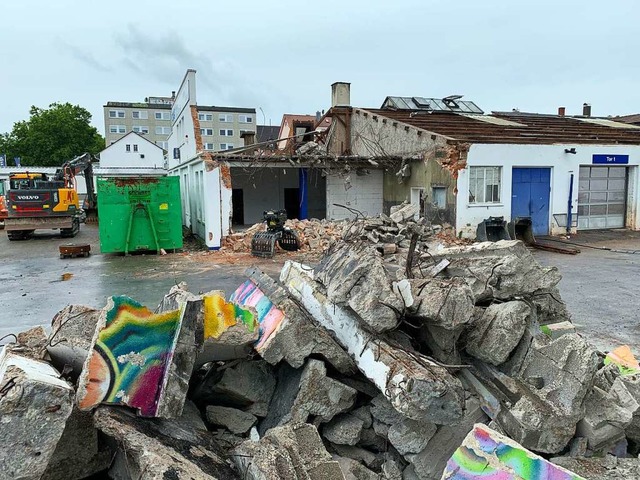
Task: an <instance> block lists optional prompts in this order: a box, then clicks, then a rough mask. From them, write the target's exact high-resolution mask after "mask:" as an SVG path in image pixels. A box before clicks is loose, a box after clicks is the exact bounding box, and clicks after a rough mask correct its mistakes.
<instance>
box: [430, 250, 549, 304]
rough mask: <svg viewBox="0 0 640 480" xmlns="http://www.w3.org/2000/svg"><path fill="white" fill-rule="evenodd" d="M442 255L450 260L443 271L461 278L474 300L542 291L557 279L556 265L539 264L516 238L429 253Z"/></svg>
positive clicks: (526, 294) (526, 295)
mask: <svg viewBox="0 0 640 480" xmlns="http://www.w3.org/2000/svg"><path fill="white" fill-rule="evenodd" d="M443 259H448V260H449V261H450V262H451V263H450V265H449V266H448V267H447V269H446V271H445V272H444V273H443V275H445V276H448V277H461V278H464V279H465V280H466V281H467V283H469V286H470V287H471V289H472V290H473V293H474V296H475V298H476V302H482V301H486V300H490V299H491V298H497V299H500V300H511V299H515V298H518V297H520V298H521V297H523V296H524V297H532V296H533V297H535V296H537V295H540V296H542V295H546V292H549V291H552V290H553V289H554V288H555V287H556V285H557V284H558V283H559V282H560V279H561V276H560V274H559V273H558V269H557V268H556V267H542V266H540V264H539V263H538V262H537V261H536V259H535V258H534V257H533V255H532V254H531V252H529V251H528V250H527V247H526V246H525V245H524V244H523V243H522V242H520V241H518V240H513V241H511V240H500V241H498V242H484V243H476V244H473V245H469V246H464V247H451V248H445V249H442V250H438V251H437V252H434V253H433V260H434V261H435V262H438V261H440V260H443Z"/></svg>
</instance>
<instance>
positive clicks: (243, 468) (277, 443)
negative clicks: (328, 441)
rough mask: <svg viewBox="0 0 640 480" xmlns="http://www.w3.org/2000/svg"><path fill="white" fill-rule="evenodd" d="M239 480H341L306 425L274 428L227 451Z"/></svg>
mask: <svg viewBox="0 0 640 480" xmlns="http://www.w3.org/2000/svg"><path fill="white" fill-rule="evenodd" d="M231 456H232V457H233V460H234V462H235V464H236V466H237V469H238V471H239V472H240V473H241V475H242V478H246V479H249V480H252V479H255V480H276V479H278V480H279V479H283V480H289V479H291V480H297V479H309V480H324V479H326V480H343V479H344V476H343V474H342V472H341V470H340V467H339V465H338V463H337V462H335V461H333V460H332V459H331V456H330V455H329V453H328V452H327V451H326V449H325V448H324V445H323V444H322V440H321V439H320V436H319V435H318V431H317V430H316V428H315V427H314V426H313V425H309V424H290V425H286V426H282V427H276V428H273V429H271V430H269V432H267V434H266V435H265V436H264V437H263V438H261V439H260V440H259V441H252V440H248V441H246V442H244V443H242V444H241V445H240V446H238V447H237V448H236V449H234V450H233V451H232V452H231Z"/></svg>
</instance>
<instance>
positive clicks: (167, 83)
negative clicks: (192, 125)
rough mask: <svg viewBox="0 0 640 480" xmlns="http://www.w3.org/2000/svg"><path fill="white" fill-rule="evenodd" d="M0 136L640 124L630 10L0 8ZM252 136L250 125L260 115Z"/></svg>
mask: <svg viewBox="0 0 640 480" xmlns="http://www.w3.org/2000/svg"><path fill="white" fill-rule="evenodd" d="M0 2H1V4H0V45H1V46H0V60H1V61H0V87H2V88H1V91H2V94H3V102H2V108H1V109H0V132H6V131H9V130H10V129H11V128H12V125H13V123H14V122H15V121H18V120H23V119H26V118H28V111H29V107H30V106H31V105H37V106H40V107H46V106H47V105H49V104H50V103H52V102H71V103H74V104H80V105H82V106H83V107H85V108H87V109H88V110H89V111H90V112H91V113H92V114H93V124H94V125H95V126H96V127H97V128H98V129H99V130H100V132H101V133H102V134H104V121H103V113H102V106H103V105H104V104H105V102H107V101H109V100H114V101H130V102H135V101H143V100H144V98H145V97H147V96H162V95H170V94H171V91H172V90H177V89H178V87H179V84H180V81H181V80H182V77H183V75H184V73H185V70H186V69H187V68H194V69H196V70H197V72H198V73H197V89H198V90H197V99H198V103H199V104H201V105H222V106H239V107H255V108H256V109H258V108H259V107H261V108H262V109H263V111H264V115H265V120H266V123H267V124H268V123H269V122H271V123H272V124H274V125H276V124H279V123H280V119H281V116H282V114H283V113H315V111H316V110H322V109H327V108H328V107H329V106H330V85H331V83H333V82H335V81H346V82H351V100H352V102H351V103H352V104H353V105H356V106H361V107H378V106H379V105H380V104H381V103H382V101H383V100H384V98H385V96H387V95H406V96H424V97H443V96H446V95H451V94H464V95H465V99H468V100H473V101H475V102H476V103H477V104H478V105H479V106H480V107H481V108H482V109H484V110H485V111H491V110H511V109H512V108H519V109H520V110H522V111H534V112H544V113H552V112H556V111H557V107H558V106H566V107H567V113H568V114H579V113H581V109H582V103H583V102H589V103H591V104H592V105H593V114H594V115H603V116H606V115H618V114H629V113H636V112H640V35H639V33H640V32H639V28H640V27H639V26H638V25H639V21H640V1H638V0H608V1H602V0H535V1H533V0H518V1H516V0H457V1H456V0H393V1H381V0H367V1H365V0H351V1H349V0H323V1H320V2H310V1H304V0H296V1H293V0H284V1H283V0H278V1H274V0H272V1H268V0H243V1H235V2H234V1H227V2H222V1H215V0H209V1H205V0H182V1H179V0H175V1H173V2H169V1H166V0H156V1H148V0H136V1H126V2H125V1H121V0H110V1H99V2H98V1H91V0H83V1H77V0H55V1H44V0H41V1H33V0H0ZM257 117H258V118H257V120H258V122H259V123H262V114H261V113H260V111H258V116H257Z"/></svg>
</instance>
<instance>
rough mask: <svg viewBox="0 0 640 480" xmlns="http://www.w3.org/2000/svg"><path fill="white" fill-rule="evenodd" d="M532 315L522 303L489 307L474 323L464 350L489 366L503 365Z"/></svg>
mask: <svg viewBox="0 0 640 480" xmlns="http://www.w3.org/2000/svg"><path fill="white" fill-rule="evenodd" d="M531 314H532V313H531V308H530V307H529V305H527V304H526V303H525V302H522V301H512V302H505V303H498V304H494V305H491V306H490V307H489V308H487V309H486V310H485V311H484V314H483V315H482V317H481V318H479V319H478V320H477V321H476V322H474V324H473V329H472V330H471V333H470V334H469V335H468V337H467V343H466V346H465V350H466V351H467V353H468V354H469V355H472V356H474V357H475V358H477V359H479V360H482V361H484V362H487V363H490V364H492V365H500V364H502V363H504V362H505V361H506V360H507V359H508V358H509V355H511V352H513V350H514V349H515V348H516V347H517V346H518V343H520V339H521V338H522V336H523V335H524V331H525V328H526V326H527V323H528V322H529V319H530V317H531Z"/></svg>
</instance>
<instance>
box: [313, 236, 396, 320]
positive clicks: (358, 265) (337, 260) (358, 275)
mask: <svg viewBox="0 0 640 480" xmlns="http://www.w3.org/2000/svg"><path fill="white" fill-rule="evenodd" d="M314 272H315V278H316V279H317V280H318V281H319V282H320V283H321V284H322V285H324V287H325V288H326V296H327V298H328V300H329V301H330V302H332V303H335V304H337V305H340V306H348V307H350V308H351V309H352V310H353V311H354V312H356V313H357V315H358V317H359V318H361V319H362V321H363V322H364V323H365V324H366V325H367V326H368V327H370V328H371V329H373V330H374V331H376V332H384V331H386V330H391V329H392V328H395V327H396V326H397V324H398V318H397V314H396V312H401V311H402V310H403V307H404V305H403V302H402V298H400V296H399V295H398V294H396V293H395V292H394V290H393V288H392V282H391V280H390V279H389V278H388V277H387V273H386V271H385V268H384V266H383V259H382V257H381V256H380V255H379V254H378V253H377V252H376V250H375V248H374V247H370V246H363V247H354V246H351V245H348V244H341V245H339V246H338V247H336V248H335V249H334V250H333V251H332V252H331V254H329V255H326V256H325V257H324V259H323V260H322V262H321V263H320V264H319V265H318V266H317V267H316V268H315V270H314Z"/></svg>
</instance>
